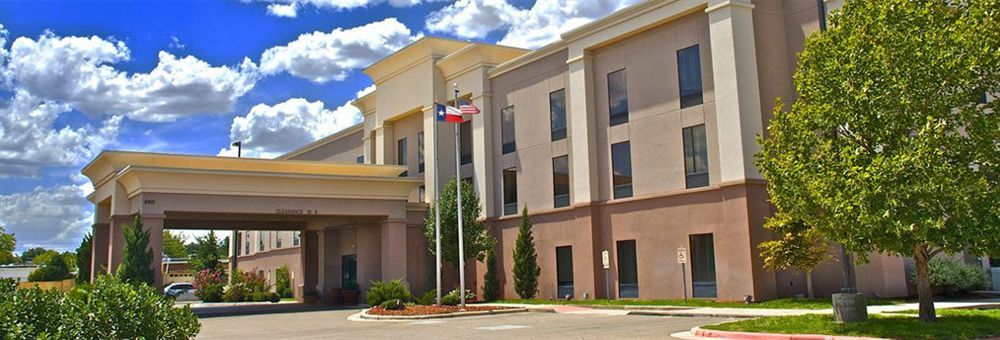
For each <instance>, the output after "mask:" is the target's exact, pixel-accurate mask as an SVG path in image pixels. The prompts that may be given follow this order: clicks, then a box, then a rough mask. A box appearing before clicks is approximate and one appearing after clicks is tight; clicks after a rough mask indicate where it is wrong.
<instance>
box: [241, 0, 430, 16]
mask: <svg viewBox="0 0 1000 340" xmlns="http://www.w3.org/2000/svg"><path fill="white" fill-rule="evenodd" d="M260 1H262V2H270V3H271V4H269V5H267V13H268V14H270V15H274V16H279V17H287V18H294V17H296V16H298V10H299V9H301V8H303V7H313V8H319V9H332V10H337V11H340V10H349V9H354V8H359V7H369V6H377V5H381V4H383V3H388V4H389V6H392V7H409V6H413V5H417V4H420V3H421V1H420V0H260Z"/></svg>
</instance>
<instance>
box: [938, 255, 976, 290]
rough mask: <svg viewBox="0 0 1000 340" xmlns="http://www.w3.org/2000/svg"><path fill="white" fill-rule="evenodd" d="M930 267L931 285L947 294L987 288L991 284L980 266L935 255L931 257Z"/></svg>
mask: <svg viewBox="0 0 1000 340" xmlns="http://www.w3.org/2000/svg"><path fill="white" fill-rule="evenodd" d="M928 267H929V269H930V279H931V287H933V288H934V290H935V291H936V292H938V293H942V294H944V295H947V296H957V295H961V294H963V293H966V292H969V291H972V290H980V289H985V288H986V286H987V285H988V284H989V283H988V281H987V277H986V272H985V271H983V268H982V267H979V266H974V265H968V264H965V263H961V262H956V261H952V260H948V259H943V258H940V257H935V258H933V259H931V261H930V263H929V264H928Z"/></svg>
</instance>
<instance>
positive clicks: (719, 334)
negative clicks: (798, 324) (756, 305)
mask: <svg viewBox="0 0 1000 340" xmlns="http://www.w3.org/2000/svg"><path fill="white" fill-rule="evenodd" d="M691 333H692V334H694V335H695V336H701V337H706V338H722V339H761V340H764V339H766V340H874V339H879V338H865V337H856V336H834V335H821V334H776V333H751V332H730V331H717V330H710V329H701V328H700V327H695V328H693V329H691Z"/></svg>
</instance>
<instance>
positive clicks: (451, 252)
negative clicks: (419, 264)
mask: <svg viewBox="0 0 1000 340" xmlns="http://www.w3.org/2000/svg"><path fill="white" fill-rule="evenodd" d="M461 183H462V232H463V234H462V235H463V243H464V246H465V259H466V260H468V259H476V260H477V261H483V260H484V258H485V256H486V251H487V250H488V249H489V247H490V235H489V230H488V229H487V228H486V224H484V223H482V222H480V221H479V214H480V213H481V212H482V205H481V204H480V203H479V202H480V201H479V195H477V194H476V191H475V190H474V189H473V188H472V184H469V183H468V182H465V181H461ZM455 185H456V184H455V179H454V178H452V180H451V181H449V182H448V185H446V186H445V187H444V189H442V191H441V204H440V206H441V241H442V242H441V259H442V261H445V262H448V263H450V264H452V266H454V267H455V268H456V269H457V268H458V241H457V240H458V217H457V216H458V206H457V205H456V204H455V198H456V197H455V196H456V194H455ZM424 236H426V237H427V243H428V244H429V248H430V251H431V254H434V252H435V250H436V249H435V248H436V243H435V239H434V206H433V205H432V206H431V209H430V211H429V212H428V214H427V219H426V221H425V223H424Z"/></svg>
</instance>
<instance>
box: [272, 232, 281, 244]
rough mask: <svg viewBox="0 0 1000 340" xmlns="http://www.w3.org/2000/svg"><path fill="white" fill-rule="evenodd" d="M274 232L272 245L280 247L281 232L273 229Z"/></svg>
mask: <svg viewBox="0 0 1000 340" xmlns="http://www.w3.org/2000/svg"><path fill="white" fill-rule="evenodd" d="M274 234H275V235H274V247H275V248H281V232H280V231H275V232H274Z"/></svg>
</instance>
